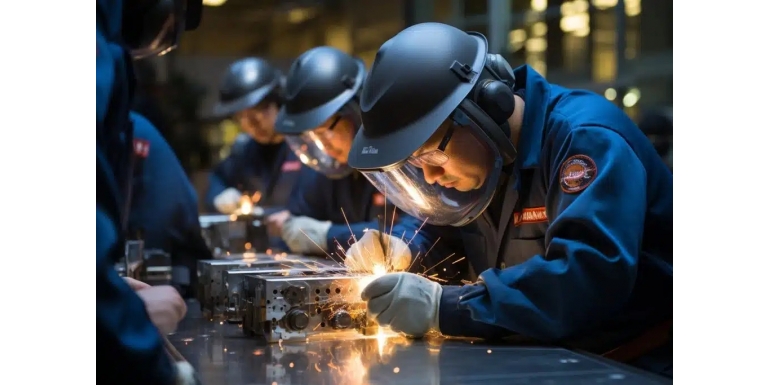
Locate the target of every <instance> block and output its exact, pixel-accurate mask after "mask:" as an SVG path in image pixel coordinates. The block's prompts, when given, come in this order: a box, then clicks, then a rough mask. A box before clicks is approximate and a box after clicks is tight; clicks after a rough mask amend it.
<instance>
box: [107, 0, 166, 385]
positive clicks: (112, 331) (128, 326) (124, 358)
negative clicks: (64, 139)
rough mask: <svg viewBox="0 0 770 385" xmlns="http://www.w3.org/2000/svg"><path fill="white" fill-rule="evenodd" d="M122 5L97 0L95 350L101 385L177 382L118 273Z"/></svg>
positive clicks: (122, 175) (125, 104)
mask: <svg viewBox="0 0 770 385" xmlns="http://www.w3.org/2000/svg"><path fill="white" fill-rule="evenodd" d="M121 10H122V1H115V0H98V1H97V3H96V349H97V354H98V356H99V360H98V366H97V370H96V373H97V380H96V381H97V382H98V383H100V384H123V383H132V384H174V383H175V381H176V374H175V370H176V369H175V367H174V366H173V364H172V362H171V360H170V359H169V357H168V355H167V353H166V352H165V350H164V348H163V342H162V339H161V336H160V334H159V333H158V329H157V328H156V327H155V326H154V325H153V324H152V322H151V321H150V319H149V317H148V315H147V311H146V310H145V307H144V302H143V301H142V300H141V299H140V298H139V297H138V296H137V295H136V294H135V293H134V292H133V290H131V288H130V287H129V286H128V285H127V284H126V283H125V282H124V281H123V279H122V278H121V277H119V276H118V273H117V272H116V271H115V264H116V263H117V262H118V260H119V259H120V258H121V257H122V256H123V255H124V238H123V234H124V233H123V230H122V228H123V227H124V226H123V225H124V223H123V220H124V218H125V217H126V215H127V205H126V198H127V197H128V195H127V194H128V186H130V175H131V174H130V168H129V167H128V166H127V165H128V164H129V159H130V156H131V152H132V148H131V146H132V142H131V139H132V135H133V133H132V131H133V128H132V125H131V121H130V119H129V106H130V105H131V103H130V102H131V90H132V87H131V83H132V82H133V74H132V73H131V69H130V66H131V62H130V57H129V54H128V52H127V51H126V50H125V49H123V48H122V47H121V46H120V45H119V44H118V43H117V42H118V41H120V32H121V16H122V15H121Z"/></svg>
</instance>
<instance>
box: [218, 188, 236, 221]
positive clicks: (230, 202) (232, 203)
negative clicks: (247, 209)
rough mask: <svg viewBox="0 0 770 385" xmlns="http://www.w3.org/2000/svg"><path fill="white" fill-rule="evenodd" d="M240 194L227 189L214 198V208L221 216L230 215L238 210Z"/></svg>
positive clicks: (232, 189) (234, 190)
mask: <svg viewBox="0 0 770 385" xmlns="http://www.w3.org/2000/svg"><path fill="white" fill-rule="evenodd" d="M241 195H243V194H241V192H240V191H238V189H234V188H232V187H229V188H227V189H225V191H222V192H221V193H219V195H217V196H216V197H215V198H214V207H216V208H217V210H218V211H219V212H220V213H222V214H232V213H233V212H235V210H237V209H238V205H239V204H240V201H241Z"/></svg>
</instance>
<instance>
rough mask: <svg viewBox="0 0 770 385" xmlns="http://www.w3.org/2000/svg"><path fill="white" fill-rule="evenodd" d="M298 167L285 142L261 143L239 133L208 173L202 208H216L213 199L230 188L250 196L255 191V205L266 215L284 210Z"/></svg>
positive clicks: (297, 162) (299, 165)
mask: <svg viewBox="0 0 770 385" xmlns="http://www.w3.org/2000/svg"><path fill="white" fill-rule="evenodd" d="M301 168H302V163H301V162H300V161H299V159H297V157H296V155H294V152H293V151H291V149H290V148H289V146H288V145H287V144H286V143H285V142H282V143H279V144H269V145H264V144H260V143H257V141H255V140H253V139H252V138H251V137H249V136H248V135H246V134H240V135H238V137H237V138H236V140H235V143H233V147H232V149H231V150H230V155H229V156H228V157H227V158H225V159H224V160H223V161H222V162H220V163H219V164H218V165H217V166H216V167H215V168H214V170H213V171H212V172H211V175H210V176H209V188H208V191H207V193H206V207H207V209H209V210H212V211H216V208H215V207H214V198H216V197H217V195H219V194H220V193H221V192H222V191H225V190H226V189H227V188H229V187H232V188H235V189H238V190H239V191H241V192H246V193H248V194H250V195H251V194H254V192H256V191H259V192H260V193H261V194H262V198H261V199H260V201H259V205H260V206H261V207H263V208H264V209H265V214H266V215H270V214H272V213H274V212H277V211H281V210H284V209H285V208H286V205H287V201H288V199H289V196H290V195H291V191H292V189H293V188H294V184H295V183H296V181H297V178H298V177H299V174H300V169H301Z"/></svg>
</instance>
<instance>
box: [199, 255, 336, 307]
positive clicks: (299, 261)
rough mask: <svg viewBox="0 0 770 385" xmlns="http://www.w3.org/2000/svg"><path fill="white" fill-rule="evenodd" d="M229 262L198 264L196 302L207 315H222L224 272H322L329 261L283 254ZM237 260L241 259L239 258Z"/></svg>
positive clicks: (235, 257) (224, 260)
mask: <svg viewBox="0 0 770 385" xmlns="http://www.w3.org/2000/svg"><path fill="white" fill-rule="evenodd" d="M230 257H231V258H232V259H207V260H201V261H198V296H197V297H198V300H199V301H200V305H201V310H203V311H204V312H207V314H208V315H209V316H216V317H218V316H221V315H222V314H223V311H224V309H223V307H224V306H223V305H224V304H225V303H226V299H227V291H226V288H225V283H224V281H223V273H224V272H225V271H228V270H235V269H244V268H251V269H257V268H261V269H290V268H294V267H301V268H310V269H321V268H324V267H329V266H330V264H331V263H332V262H330V261H327V260H324V259H321V258H311V257H303V256H297V255H286V254H275V255H271V254H255V253H244V254H239V255H230ZM238 257H240V258H238Z"/></svg>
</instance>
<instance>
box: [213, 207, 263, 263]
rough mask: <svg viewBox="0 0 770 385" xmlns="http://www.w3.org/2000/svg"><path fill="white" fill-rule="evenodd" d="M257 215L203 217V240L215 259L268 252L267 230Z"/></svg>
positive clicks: (260, 217)
mask: <svg viewBox="0 0 770 385" xmlns="http://www.w3.org/2000/svg"><path fill="white" fill-rule="evenodd" d="M262 219H263V218H262V216H261V215H257V214H232V215H201V216H200V217H199V221H200V224H201V231H202V234H203V239H204V240H205V241H206V244H207V245H208V247H209V250H211V253H212V254H213V255H214V257H215V258H219V257H220V256H224V255H227V254H238V253H243V252H247V251H250V250H255V251H258V252H263V251H265V250H267V248H268V245H269V238H268V234H267V228H266V227H265V224H264V223H263V221H262Z"/></svg>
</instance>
